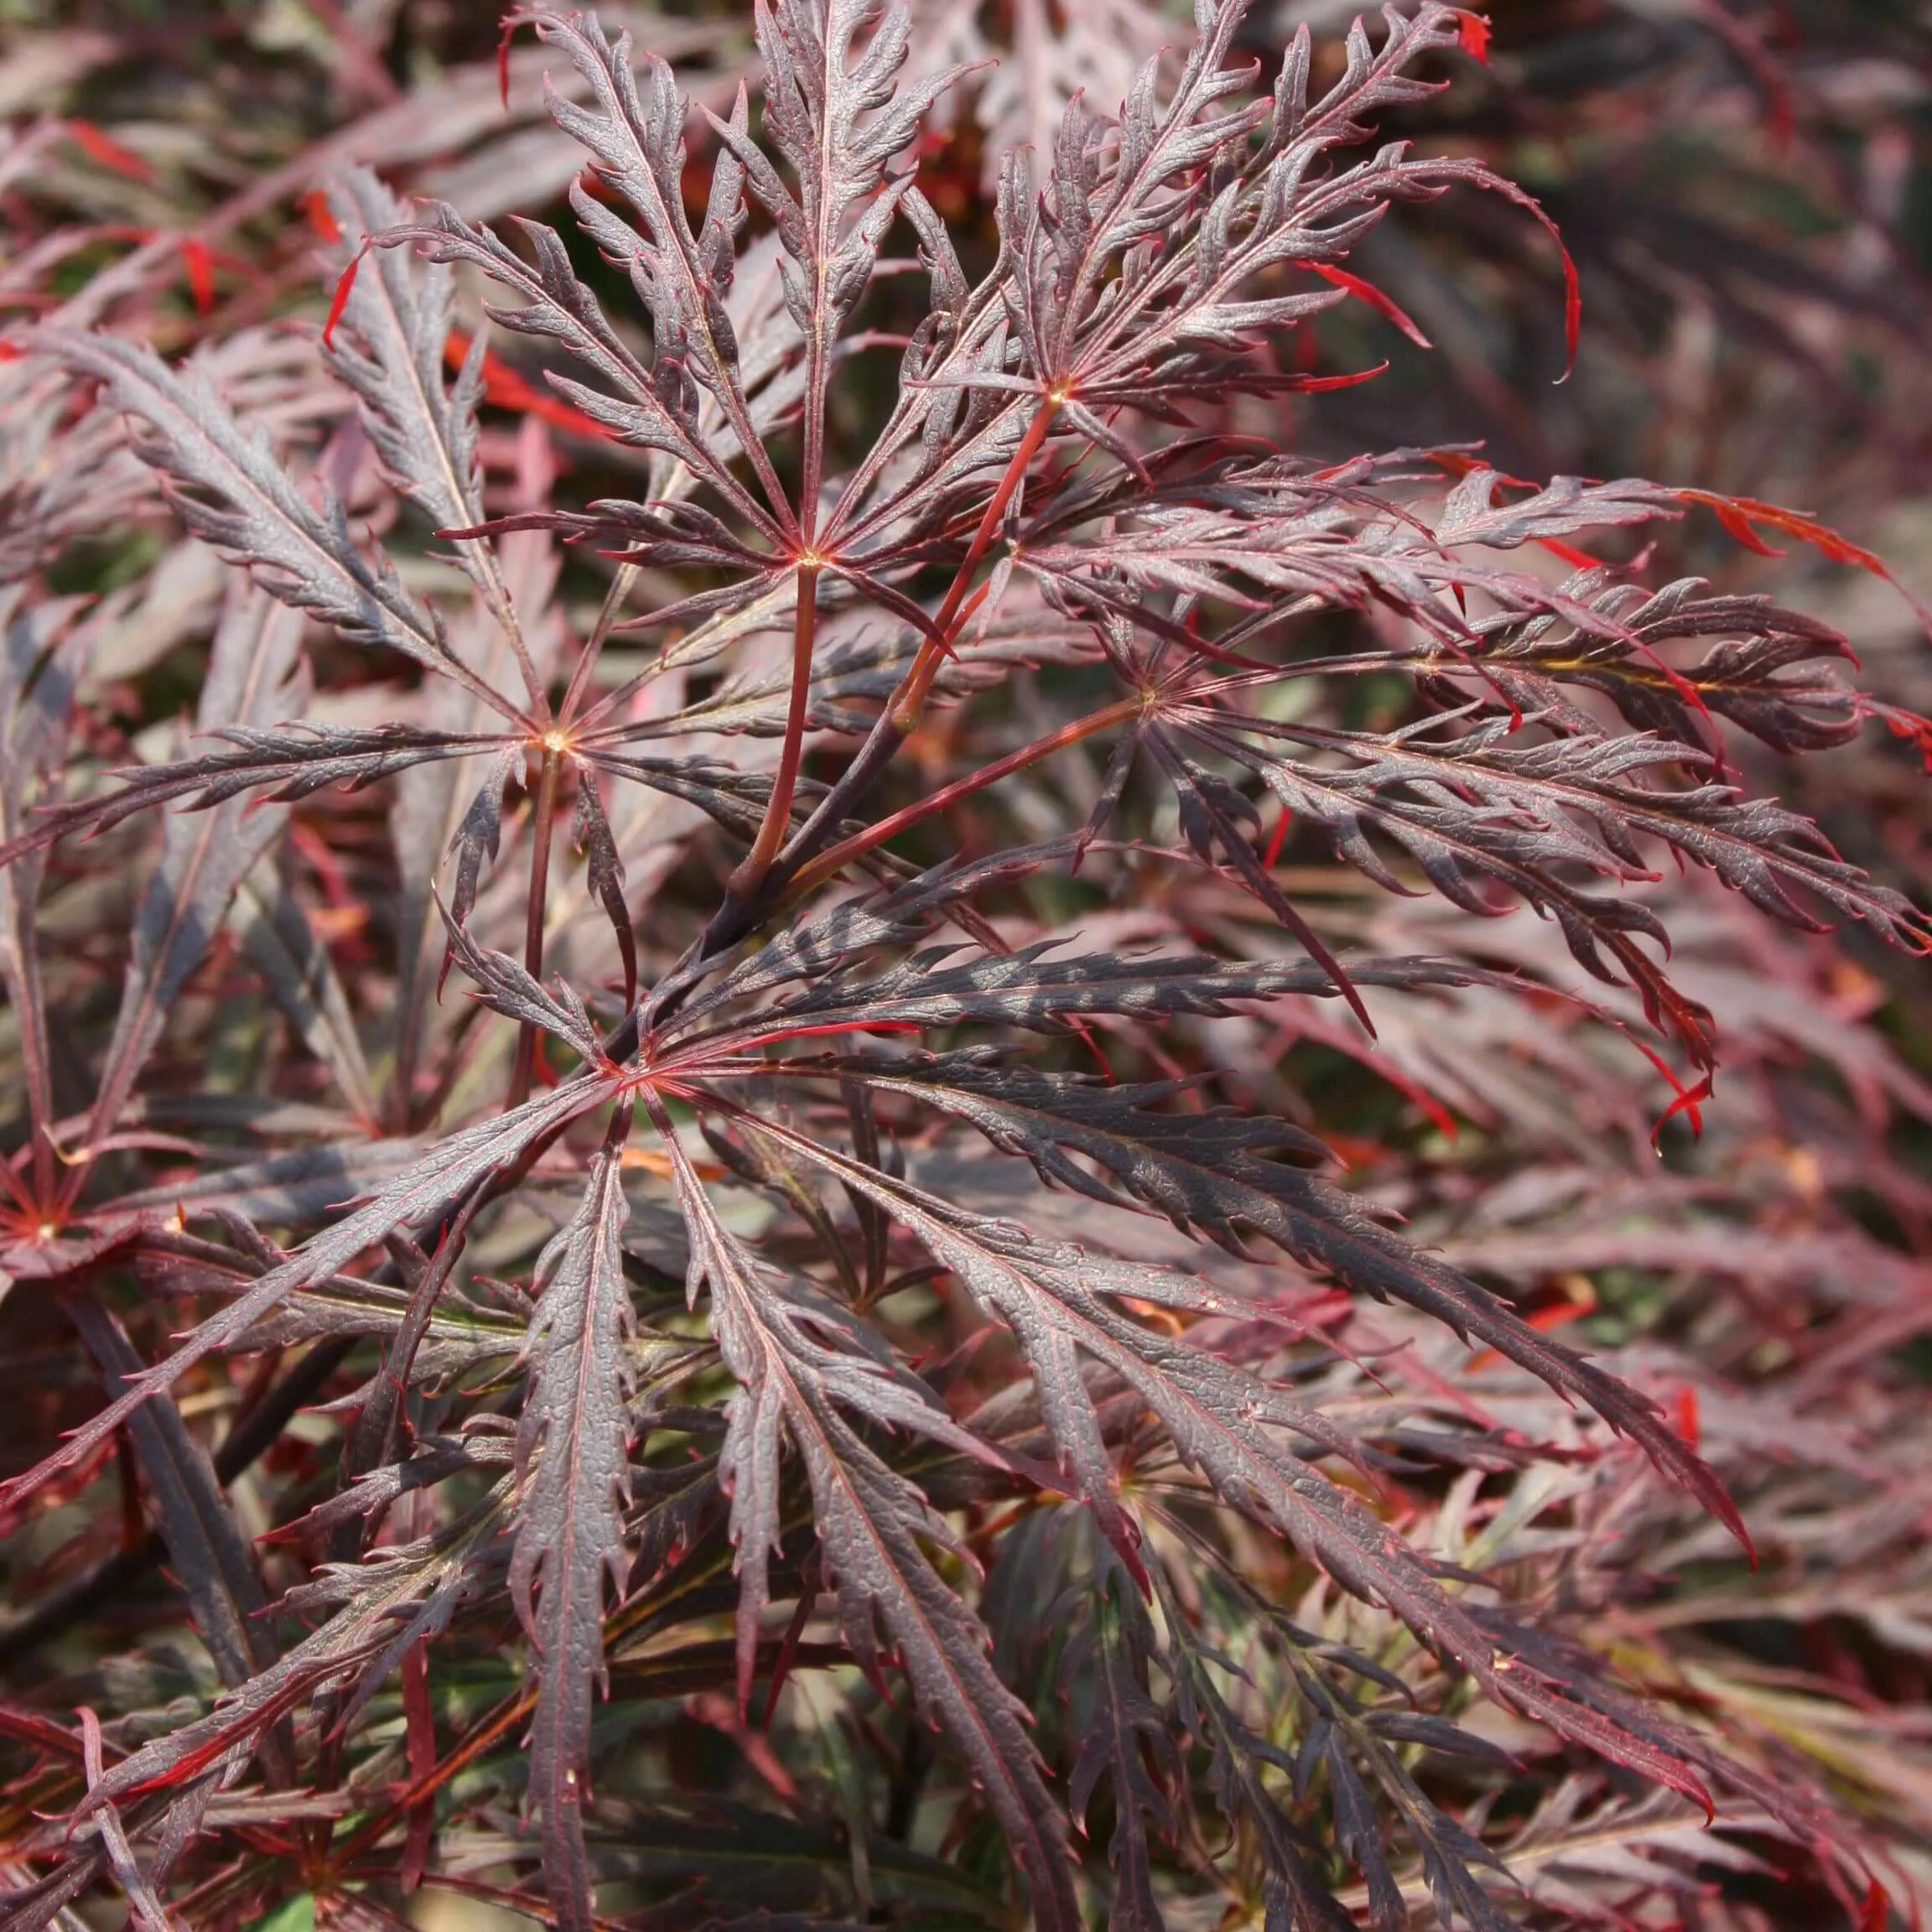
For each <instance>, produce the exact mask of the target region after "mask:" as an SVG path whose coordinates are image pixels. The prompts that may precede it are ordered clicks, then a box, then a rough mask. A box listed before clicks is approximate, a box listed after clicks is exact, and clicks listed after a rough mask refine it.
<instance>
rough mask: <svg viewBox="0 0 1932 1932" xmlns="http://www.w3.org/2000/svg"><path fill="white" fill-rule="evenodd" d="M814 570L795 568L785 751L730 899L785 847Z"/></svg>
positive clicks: (750, 885)
mask: <svg viewBox="0 0 1932 1932" xmlns="http://www.w3.org/2000/svg"><path fill="white" fill-rule="evenodd" d="M818 570H819V566H818V564H800V565H799V566H798V611H797V617H796V619H795V620H794V621H793V624H792V705H791V709H789V710H788V711H787V714H786V716H785V748H784V750H782V751H781V752H780V753H779V755H778V771H777V775H776V776H775V777H774V778H773V779H772V781H771V798H770V800H769V801H768V802H766V807H765V822H764V823H762V824H761V826H760V827H759V828H758V836H757V838H756V840H755V841H754V842H753V844H752V846H751V849H750V851H749V852H748V853H746V854H745V861H744V863H743V864H742V865H740V866H739V868H738V869H737V870H736V871H735V872H734V873H733V874H732V875H731V877H730V880H729V882H728V883H727V885H726V886H725V891H727V892H728V893H729V894H730V896H731V897H732V898H734V899H736V900H739V901H745V900H748V899H750V897H751V896H752V895H753V894H754V893H755V892H756V891H757V890H758V888H759V887H760V886H762V885H763V884H764V883H765V875H766V873H767V872H769V871H770V870H771V862H772V860H775V859H776V857H777V856H778V850H779V848H780V847H781V846H782V845H783V844H784V843H785V834H787V832H788V831H789V830H790V829H791V828H792V794H793V793H794V792H796V791H797V788H798V766H799V764H800V761H802V757H803V756H804V745H805V714H806V712H807V711H808V709H809V708H810V705H811V698H812V644H813V636H814V634H815V633H816V631H817V630H818Z"/></svg>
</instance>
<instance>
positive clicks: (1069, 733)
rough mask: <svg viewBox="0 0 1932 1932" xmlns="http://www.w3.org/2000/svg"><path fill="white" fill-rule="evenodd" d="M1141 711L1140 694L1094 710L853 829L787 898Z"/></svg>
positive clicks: (804, 873)
mask: <svg viewBox="0 0 1932 1932" xmlns="http://www.w3.org/2000/svg"><path fill="white" fill-rule="evenodd" d="M1139 709H1140V699H1139V698H1138V697H1135V698H1123V699H1119V700H1118V701H1116V702H1115V703H1114V704H1109V705H1107V706H1106V707H1105V708H1104V709H1101V710H1098V711H1095V712H1092V713H1090V714H1088V716H1086V717H1084V718H1081V719H1076V720H1075V721H1074V722H1073V723H1072V724H1071V725H1062V726H1061V728H1060V729H1059V730H1057V731H1052V732H1049V733H1048V734H1047V735H1046V737H1044V738H1036V739H1035V740H1034V741H1033V742H1032V743H1031V745H1022V746H1021V748H1020V750H1017V751H1009V752H1008V753H1007V754H1006V756H1005V757H1004V758H996V759H995V761H993V762H992V763H991V764H990V765H989V766H985V767H984V769H983V770H980V771H975V772H974V773H973V774H972V776H970V777H967V778H959V779H956V780H954V782H953V783H952V784H950V785H948V786H944V787H942V788H941V789H940V790H939V791H937V792H932V793H931V794H929V795H928V796H927V797H924V798H922V799H920V800H919V802H917V804H913V805H908V806H906V808H904V809H903V810H902V811H898V812H895V813H892V815H891V817H890V818H881V819H880V820H879V821H878V823H876V824H872V825H868V826H867V827H866V828H865V830H864V831H863V832H856V833H854V834H853V835H852V837H851V838H849V839H846V840H845V841H844V844H839V845H834V846H833V847H832V848H831V849H829V850H828V851H825V852H822V853H820V854H819V855H818V857H817V858H816V859H814V860H813V861H812V862H811V863H810V864H809V865H805V866H802V867H801V868H800V869H799V870H798V872H797V875H796V876H795V877H794V878H793V879H792V880H791V882H790V884H789V885H788V886H787V889H786V895H785V896H786V897H787V900H791V899H797V898H800V897H802V896H803V895H804V894H806V893H808V892H809V891H811V890H812V889H813V886H817V885H818V884H819V883H820V882H821V881H822V880H826V879H828V878H830V877H831V876H832V875H833V874H834V873H835V872H837V871H839V870H840V869H841V868H843V867H844V866H846V865H850V864H851V862H852V861H853V860H854V859H858V858H862V857H863V856H864V855H865V854H866V853H868V852H870V851H871V850H873V849H874V848H875V847H876V846H880V845H883V844H885V843H886V840H887V839H896V838H897V837H898V835H899V834H901V832H904V831H906V829H908V828H910V827H911V826H914V825H917V824H918V823H920V822H921V821H922V820H923V819H927V818H931V817H932V814H933V813H936V812H943V811H945V810H946V809H947V808H948V806H952V805H957V804H958V802H959V801H960V800H961V799H962V798H970V797H972V796H973V795H974V792H983V791H984V789H985V788H986V787H988V786H989V785H992V784H995V783H997V782H998V781H999V780H1000V779H1002V778H1006V777H1010V776H1012V774H1013V773H1014V772H1015V771H1024V770H1025V769H1026V767H1027V766H1029V765H1034V764H1037V763H1038V762H1039V761H1040V760H1041V759H1042V758H1045V757H1047V756H1050V755H1051V754H1052V753H1053V752H1055V751H1059V750H1064V749H1065V747H1066V746H1067V745H1078V743H1079V742H1080V741H1081V740H1082V739H1083V738H1091V737H1092V736H1093V735H1094V733H1095V732H1097V731H1104V730H1107V729H1108V728H1109V726H1110V725H1124V724H1125V723H1126V722H1127V720H1128V719H1130V718H1131V717H1132V716H1133V715H1134V714H1135V712H1136V711H1138V710H1139Z"/></svg>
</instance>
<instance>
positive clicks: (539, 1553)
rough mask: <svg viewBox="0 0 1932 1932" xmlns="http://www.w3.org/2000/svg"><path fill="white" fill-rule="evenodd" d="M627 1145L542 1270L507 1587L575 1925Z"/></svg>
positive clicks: (584, 1902)
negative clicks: (533, 1673)
mask: <svg viewBox="0 0 1932 1932" xmlns="http://www.w3.org/2000/svg"><path fill="white" fill-rule="evenodd" d="M622 1118H623V1117H622V1116H620V1119H622ZM621 1146H622V1140H621V1135H619V1134H617V1133H616V1132H615V1131H614V1132H613V1133H612V1134H611V1135H608V1136H606V1138H605V1145H604V1147H603V1149H602V1150H601V1151H600V1153H599V1155H598V1156H597V1160H596V1163H595V1166H593V1167H592V1169H591V1171H590V1179H589V1186H588V1187H586V1189H585V1191H584V1199H583V1202H582V1204H581V1205H580V1206H579V1208H578V1211H577V1213H576V1215H575V1216H574V1218H573V1219H572V1221H571V1222H570V1223H569V1226H567V1227H566V1228H564V1229H563V1230H562V1231H561V1232H560V1233H558V1235H557V1237H556V1238H555V1239H554V1240H553V1242H552V1243H551V1244H550V1245H549V1246H548V1248H546V1249H544V1251H543V1257H542V1259H540V1260H539V1262H538V1270H537V1274H538V1300H537V1307H536V1311H535V1313H534V1314H533V1315H532V1317H531V1324H530V1338H529V1341H528V1343H527V1360H528V1362H529V1363H530V1364H531V1373H530V1391H529V1395H528V1398H527V1400H526V1402H525V1404H524V1407H523V1413H522V1417H521V1418H520V1419H519V1420H518V1423H517V1466H518V1474H519V1477H520V1478H521V1481H522V1501H521V1507H520V1510H519V1523H518V1528H517V1545H516V1550H515V1552H514V1554H513V1555H512V1558H511V1563H510V1589H511V1594H512V1597H514V1599H515V1601H516V1604H517V1614H518V1616H519V1617H520V1618H522V1623H523V1627H524V1628H525V1630H526V1631H527V1632H528V1633H529V1637H530V1641H531V1644H532V1647H533V1649H535V1650H536V1652H537V1656H538V1664H537V1685H538V1689H537V1709H536V1715H535V1716H534V1718H533V1720H532V1729H531V1757H530V1770H531V1788H532V1796H533V1797H534V1799H535V1800H536V1803H537V1805H538V1808H539V1810H541V1812H542V1814H543V1843H544V1857H545V1863H546V1865H547V1867H548V1871H549V1873H550V1882H551V1897H552V1898H553V1900H554V1901H555V1902H556V1903H557V1907H558V1915H559V1919H560V1920H561V1922H562V1923H563V1924H564V1925H566V1926H569V1927H570V1928H572V1929H573V1932H577V1929H579V1928H581V1929H584V1932H587V1929H588V1928H589V1925H590V1923H591V1920H592V1917H593V1914H594V1905H593V1900H592V1895H591V1887H590V1879H589V1872H588V1869H587V1867H586V1865H585V1862H584V1846H583V1824H582V1812H583V1807H584V1803H585V1801H586V1800H587V1799H588V1797H589V1780H590V1693H591V1686H592V1685H593V1683H594V1682H595V1681H597V1680H600V1679H601V1678H602V1677H603V1675H604V1592H605V1579H606V1577H610V1579H612V1580H613V1581H615V1582H617V1583H619V1584H621V1581H622V1577H623V1565H624V1529H623V1506H624V1504H625V1502H626V1499H627V1497H628V1493H629V1488H630V1462H629V1457H628V1451H629V1447H630V1439H631V1425H630V1420H629V1418H628V1416H627V1415H626V1411H625V1400H626V1396H627V1395H628V1394H630V1369H629V1365H628V1363H627V1361H626V1355H625V1343H626V1338H627V1336H628V1332H629V1328H630V1322H631V1296H630V1290H629V1289H628V1287H627V1286H626V1284H625V1281H624V1275H623V1270H622V1267H621V1260H620V1256H621V1243H622V1240H623V1234H624V1223H625V1218H626V1212H627V1210H626V1207H625V1202H624V1194H623V1189H622V1187H621V1185H620V1181H619V1166H618V1159H619V1155H620V1152H621Z"/></svg>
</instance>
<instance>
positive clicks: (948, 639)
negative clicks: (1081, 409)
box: [887, 396, 1060, 736]
mask: <svg viewBox="0 0 1932 1932" xmlns="http://www.w3.org/2000/svg"><path fill="white" fill-rule="evenodd" d="M1059 408H1060V405H1059V403H1058V402H1057V400H1056V399H1055V398H1054V397H1051V396H1043V397H1041V399H1040V407H1039V408H1038V409H1036V411H1035V412H1034V414H1033V420H1032V421H1031V423H1028V424H1027V426H1026V434H1025V435H1024V436H1022V437H1021V439H1020V447H1019V448H1018V449H1015V451H1014V452H1013V460H1012V461H1011V462H1010V463H1009V464H1008V465H1006V474H1005V475H1004V476H1002V477H1001V478H1000V487H999V488H998V489H997V490H995V491H994V492H993V498H992V501H990V502H989V503H988V504H987V506H986V512H985V514H984V516H983V517H980V519H979V528H978V529H977V530H975V531H974V533H973V542H972V543H971V545H970V547H969V548H968V550H967V552H966V555H965V558H964V560H963V562H962V563H961V564H960V566H959V571H958V575H957V576H955V577H954V578H953V587H952V589H949V590H948V592H947V593H946V601H945V602H944V603H943V604H942V605H940V606H939V610H938V614H937V615H936V616H935V617H934V618H933V620H932V626H933V629H934V630H935V631H937V633H938V636H937V638H935V637H931V636H928V637H927V639H926V641H925V642H924V643H922V645H921V646H920V647H919V654H918V656H917V657H915V658H914V659H913V660H912V668H911V670H910V671H908V672H907V673H906V676H905V678H904V680H903V681H902V682H901V684H900V687H899V688H898V690H897V691H896V692H895V693H893V695H892V702H891V705H890V706H888V708H887V709H889V710H890V711H891V715H892V722H893V725H894V726H895V727H896V729H897V730H898V731H899V732H900V734H901V736H904V735H907V734H909V733H910V732H911V730H912V729H913V727H914V726H915V725H917V723H918V722H919V714H920V711H921V710H922V708H923V707H924V705H925V703H926V694H927V692H929V691H930V690H931V689H932V680H933V679H934V678H936V677H937V676H938V674H939V665H940V662H941V660H942V659H943V657H945V655H946V653H947V652H948V651H950V650H951V649H952V647H953V639H954V638H955V637H957V636H958V633H959V628H960V626H961V623H962V621H963V615H962V611H961V608H960V607H961V605H963V604H964V603H965V601H966V592H967V589H968V588H969V586H970V585H971V584H972V581H973V573H974V571H975V570H977V569H979V566H980V564H982V563H983V562H984V560H985V557H986V553H987V552H988V551H989V550H990V549H991V548H993V538H994V536H995V533H996V532H998V530H999V528H1000V518H1001V517H1004V516H1005V514H1006V506H1007V505H1008V504H1010V502H1011V501H1013V497H1014V493H1015V491H1017V490H1018V489H1019V487H1020V486H1021V483H1023V482H1024V481H1025V480H1026V471H1027V470H1028V468H1029V467H1030V466H1031V464H1032V461H1033V459H1034V458H1035V457H1036V456H1037V455H1038V454H1040V446H1041V444H1043V443H1044V442H1045V441H1046V433H1047V431H1048V430H1049V429H1051V428H1052V427H1053V418H1054V416H1055V415H1056V414H1057V413H1058V411H1059Z"/></svg>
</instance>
